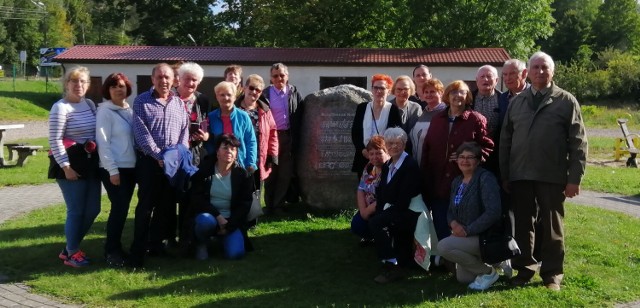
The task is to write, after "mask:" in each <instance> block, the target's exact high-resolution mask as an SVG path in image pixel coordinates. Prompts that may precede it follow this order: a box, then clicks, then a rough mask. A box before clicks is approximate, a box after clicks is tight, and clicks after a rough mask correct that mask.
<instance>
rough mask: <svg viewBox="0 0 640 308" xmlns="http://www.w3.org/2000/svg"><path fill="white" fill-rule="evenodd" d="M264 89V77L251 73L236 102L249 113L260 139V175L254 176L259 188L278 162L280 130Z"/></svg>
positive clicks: (237, 105) (257, 138)
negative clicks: (264, 94) (263, 91)
mask: <svg viewBox="0 0 640 308" xmlns="http://www.w3.org/2000/svg"><path fill="white" fill-rule="evenodd" d="M262 89H264V80H263V79H262V77H260V76H259V75H256V74H251V75H249V77H247V81H246V82H245V84H244V91H243V92H244V93H243V94H242V95H240V97H238V99H237V100H236V103H235V105H236V107H238V108H240V109H242V110H244V111H245V112H246V113H247V114H248V115H249V118H250V119H251V123H252V124H253V130H254V131H255V134H256V140H257V141H258V151H257V153H258V175H257V176H255V177H254V180H255V183H256V187H257V188H259V187H260V182H261V181H264V180H265V179H266V178H267V177H268V176H269V174H270V173H271V167H272V165H274V164H275V165H277V164H278V130H277V128H276V121H275V120H274V119H273V115H272V114H271V108H270V106H269V101H268V100H267V99H266V98H265V97H264V96H263V95H262Z"/></svg>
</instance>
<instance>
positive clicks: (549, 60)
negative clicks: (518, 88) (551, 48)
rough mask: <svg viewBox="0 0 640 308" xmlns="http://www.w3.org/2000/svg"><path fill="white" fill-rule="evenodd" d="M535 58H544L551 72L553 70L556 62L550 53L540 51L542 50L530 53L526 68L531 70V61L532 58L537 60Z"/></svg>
mask: <svg viewBox="0 0 640 308" xmlns="http://www.w3.org/2000/svg"><path fill="white" fill-rule="evenodd" d="M537 59H544V61H545V62H546V63H547V65H548V66H549V69H550V70H551V71H552V72H555V69H556V64H555V63H554V62H553V58H551V56H550V55H548V54H547V53H545V52H542V51H537V52H536V53H534V54H533V55H531V58H529V65H528V67H527V69H529V70H531V62H533V60H537Z"/></svg>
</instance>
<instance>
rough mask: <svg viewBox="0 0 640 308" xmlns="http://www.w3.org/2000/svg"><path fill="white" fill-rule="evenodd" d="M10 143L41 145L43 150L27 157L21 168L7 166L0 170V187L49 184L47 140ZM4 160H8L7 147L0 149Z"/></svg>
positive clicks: (39, 139)
mask: <svg viewBox="0 0 640 308" xmlns="http://www.w3.org/2000/svg"><path fill="white" fill-rule="evenodd" d="M11 143H29V144H32V145H41V146H43V150H41V151H38V152H37V154H36V155H34V156H29V159H28V160H27V163H26V164H25V165H24V166H23V167H17V166H8V167H4V168H0V187H2V186H13V185H38V184H44V183H51V182H53V180H50V179H47V170H48V169H49V157H48V155H47V153H48V151H49V143H48V142H47V138H38V139H29V140H18V141H15V142H13V141H12V142H11ZM2 150H3V151H4V157H5V159H8V157H9V156H8V155H9V152H8V151H7V147H4V149H2Z"/></svg>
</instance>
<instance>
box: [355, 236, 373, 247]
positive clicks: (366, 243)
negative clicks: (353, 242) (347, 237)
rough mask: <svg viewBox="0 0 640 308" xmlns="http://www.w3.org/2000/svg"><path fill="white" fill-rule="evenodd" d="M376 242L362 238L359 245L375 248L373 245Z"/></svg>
mask: <svg viewBox="0 0 640 308" xmlns="http://www.w3.org/2000/svg"><path fill="white" fill-rule="evenodd" d="M375 243H376V241H375V240H374V239H372V238H365V237H363V238H361V239H360V243H358V245H360V247H368V246H373V244H375Z"/></svg>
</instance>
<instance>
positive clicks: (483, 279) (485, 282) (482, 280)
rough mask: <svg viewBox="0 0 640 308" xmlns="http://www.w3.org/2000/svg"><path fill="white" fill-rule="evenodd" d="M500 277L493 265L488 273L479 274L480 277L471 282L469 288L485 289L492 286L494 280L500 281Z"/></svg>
mask: <svg viewBox="0 0 640 308" xmlns="http://www.w3.org/2000/svg"><path fill="white" fill-rule="evenodd" d="M498 277H500V276H499V275H498V272H496V270H495V269H494V268H493V267H492V268H491V273H489V274H486V275H478V277H476V280H475V281H474V282H472V283H470V284H469V289H472V290H477V291H484V290H486V289H488V288H489V287H491V285H493V283H494V282H496V281H498Z"/></svg>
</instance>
